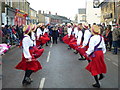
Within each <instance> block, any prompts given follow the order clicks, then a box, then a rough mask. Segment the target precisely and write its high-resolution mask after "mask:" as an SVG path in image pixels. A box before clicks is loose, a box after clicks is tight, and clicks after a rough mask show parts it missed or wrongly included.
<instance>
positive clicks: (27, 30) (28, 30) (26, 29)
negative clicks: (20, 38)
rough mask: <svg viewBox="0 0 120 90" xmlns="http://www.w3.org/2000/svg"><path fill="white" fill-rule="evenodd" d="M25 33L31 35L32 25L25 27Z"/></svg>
mask: <svg viewBox="0 0 120 90" xmlns="http://www.w3.org/2000/svg"><path fill="white" fill-rule="evenodd" d="M23 32H24V33H25V34H29V33H30V32H31V26H30V25H25V26H24V28H23Z"/></svg>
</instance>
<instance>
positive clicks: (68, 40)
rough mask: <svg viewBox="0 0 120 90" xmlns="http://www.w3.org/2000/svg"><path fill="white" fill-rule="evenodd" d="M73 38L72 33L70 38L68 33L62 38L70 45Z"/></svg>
mask: <svg viewBox="0 0 120 90" xmlns="http://www.w3.org/2000/svg"><path fill="white" fill-rule="evenodd" d="M73 38H74V37H73V36H72V35H71V36H70V38H69V37H68V35H66V36H64V37H63V38H62V40H63V42H64V43H66V44H68V45H69V42H70V40H72V39H73Z"/></svg>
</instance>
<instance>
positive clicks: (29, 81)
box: [22, 77, 31, 86]
mask: <svg viewBox="0 0 120 90" xmlns="http://www.w3.org/2000/svg"><path fill="white" fill-rule="evenodd" d="M22 84H23V86H26V85H29V84H31V80H30V78H29V77H26V78H25V79H24V80H23V82H22Z"/></svg>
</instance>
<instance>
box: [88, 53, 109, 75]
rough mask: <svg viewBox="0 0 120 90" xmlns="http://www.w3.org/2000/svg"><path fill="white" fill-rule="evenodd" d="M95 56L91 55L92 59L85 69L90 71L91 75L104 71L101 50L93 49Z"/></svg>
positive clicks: (104, 66) (104, 65)
mask: <svg viewBox="0 0 120 90" xmlns="http://www.w3.org/2000/svg"><path fill="white" fill-rule="evenodd" d="M94 55H95V57H91V59H92V61H91V62H90V63H89V64H88V66H87V67H86V69H87V70H88V71H89V72H91V74H92V76H95V75H98V74H101V73H106V71H107V70H106V64H105V62H104V54H103V51H95V52H94Z"/></svg>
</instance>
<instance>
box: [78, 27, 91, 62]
mask: <svg viewBox="0 0 120 90" xmlns="http://www.w3.org/2000/svg"><path fill="white" fill-rule="evenodd" d="M84 29H85V30H84V34H83V37H84V39H83V42H82V44H81V47H79V48H77V51H78V52H79V54H80V56H81V58H79V60H86V58H84V57H85V56H84V54H85V51H86V50H87V49H88V45H89V41H90V38H91V36H92V34H91V30H90V29H88V25H84ZM83 56H84V57H83Z"/></svg>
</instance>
